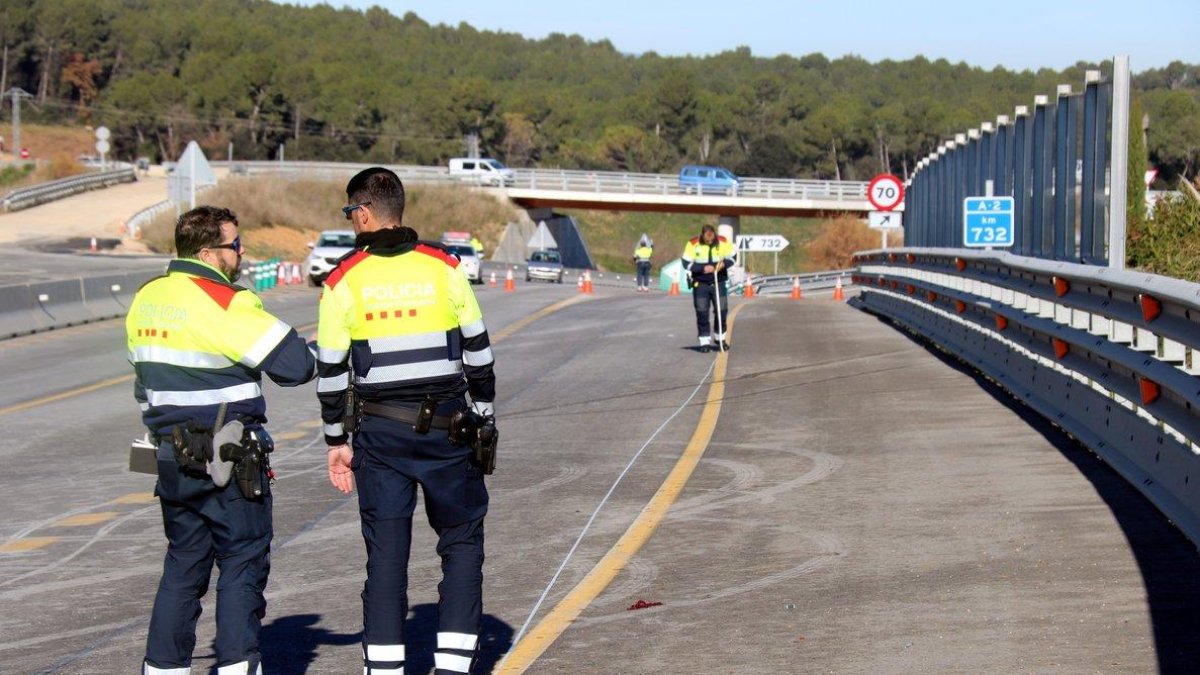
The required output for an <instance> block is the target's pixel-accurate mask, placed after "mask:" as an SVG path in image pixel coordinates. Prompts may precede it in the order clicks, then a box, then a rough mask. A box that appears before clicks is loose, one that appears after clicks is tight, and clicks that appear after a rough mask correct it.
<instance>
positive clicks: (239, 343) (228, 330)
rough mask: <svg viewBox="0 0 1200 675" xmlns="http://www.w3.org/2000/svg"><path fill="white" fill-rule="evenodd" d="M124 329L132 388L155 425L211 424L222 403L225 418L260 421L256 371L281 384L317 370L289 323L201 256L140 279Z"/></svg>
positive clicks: (302, 380)
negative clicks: (200, 258) (226, 407)
mask: <svg viewBox="0 0 1200 675" xmlns="http://www.w3.org/2000/svg"><path fill="white" fill-rule="evenodd" d="M125 333H126V341H127V346H128V350H129V362H130V363H131V364H133V367H134V371H135V373H136V378H135V379H136V382H135V385H134V396H135V397H136V398H137V400H138V403H139V404H140V405H141V408H142V420H143V422H145V424H146V426H147V427H149V428H150V430H151V431H153V432H155V433H161V432H163V431H165V430H167V429H169V428H170V427H173V426H175V425H176V424H179V423H182V422H186V421H187V420H189V419H195V420H197V421H198V422H200V423H201V424H204V425H211V424H212V423H213V422H214V421H215V419H216V413H217V407H218V406H219V405H220V404H221V403H227V404H228V409H227V411H226V419H230V420H232V419H235V418H239V419H242V420H243V421H244V422H246V423H249V424H254V423H258V424H261V423H262V422H265V421H266V403H265V401H264V400H263V397H262V388H261V386H260V384H259V383H260V382H261V381H262V373H264V372H266V373H267V374H268V375H269V376H270V377H271V379H273V380H275V381H276V382H278V383H280V384H282V385H284V386H295V385H298V384H303V383H305V382H308V381H310V380H312V379H313V377H315V376H316V357H315V355H314V354H313V353H312V352H311V351H309V349H308V347H307V345H305V343H304V340H303V339H302V338H300V336H298V335H297V334H296V331H295V330H294V329H293V328H292V327H291V326H289V325H287V324H286V323H284V322H282V321H280V320H279V319H277V318H275V317H274V316H272V315H271V314H269V313H268V312H266V311H265V310H264V309H263V305H262V301H261V300H259V298H258V296H256V295H254V294H253V293H251V292H250V291H248V290H245V289H243V288H241V287H239V286H234V285H232V284H230V283H229V282H228V281H227V280H226V279H225V276H224V275H223V274H221V273H220V272H219V271H217V270H216V269H214V268H213V267H210V266H209V265H206V264H204V263H202V262H200V261H199V260H193V259H179V260H173V261H171V263H170V265H168V267H167V274H166V275H165V276H161V277H157V278H155V279H152V280H151V281H149V282H147V283H146V284H145V285H144V286H142V288H141V289H139V290H138V292H137V294H136V295H134V297H133V303H132V305H131V307H130V310H129V314H128V315H127V316H126V318H125Z"/></svg>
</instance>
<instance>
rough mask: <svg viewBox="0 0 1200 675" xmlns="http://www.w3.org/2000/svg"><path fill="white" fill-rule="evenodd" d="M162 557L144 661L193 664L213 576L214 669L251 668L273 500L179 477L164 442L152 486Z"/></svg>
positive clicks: (262, 607)
mask: <svg viewBox="0 0 1200 675" xmlns="http://www.w3.org/2000/svg"><path fill="white" fill-rule="evenodd" d="M154 492H155V494H156V495H157V496H158V498H159V502H160V503H161V505H162V514H163V527H164V529H165V531H166V535H167V555H166V560H165V561H164V563H163V575H162V580H161V581H160V582H159V584H158V593H157V595H156V596H155V598H154V611H153V613H152V614H151V617H150V634H149V637H148V639H147V641H146V662H147V663H149V664H150V665H151V666H154V667H156V668H182V667H187V666H189V665H190V664H191V661H192V649H193V648H194V647H195V646H196V621H197V620H198V619H199V618H200V598H202V597H204V594H205V593H206V592H207V591H208V582H209V577H210V576H211V574H212V567H213V562H216V564H217V568H218V569H219V570H220V574H219V575H218V577H217V640H216V654H217V666H218V667H220V666H225V665H230V664H235V663H239V662H242V661H249V669H248V672H250V673H253V672H255V671H256V669H257V665H258V662H259V660H260V658H259V650H258V630H259V626H260V625H261V622H262V617H263V614H264V612H265V611H266V607H267V602H266V600H265V599H264V598H263V590H264V589H265V588H266V585H267V574H268V572H269V571H270V567H271V536H272V527H271V495H270V491H269V489H268V490H267V495H266V496H265V497H264V498H263V499H262V500H257V501H249V500H247V499H245V498H243V497H242V494H241V493H240V492H239V491H238V488H237V485H236V481H234V480H231V481H230V482H229V484H228V485H226V486H225V487H224V488H218V487H217V486H216V485H214V484H213V482H212V479H210V478H208V477H207V476H204V477H202V478H197V477H193V476H191V475H187V474H184V473H183V472H182V471H181V470H180V469H179V465H178V464H176V463H175V459H174V456H173V453H172V450H171V444H170V443H169V442H164V443H162V444H160V445H159V447H158V484H157V485H156V486H155V490H154Z"/></svg>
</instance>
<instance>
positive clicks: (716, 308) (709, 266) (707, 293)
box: [681, 225, 734, 353]
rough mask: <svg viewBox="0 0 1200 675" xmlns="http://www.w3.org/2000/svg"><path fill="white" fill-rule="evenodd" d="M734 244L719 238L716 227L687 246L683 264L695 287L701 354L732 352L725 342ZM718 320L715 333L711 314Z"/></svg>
mask: <svg viewBox="0 0 1200 675" xmlns="http://www.w3.org/2000/svg"><path fill="white" fill-rule="evenodd" d="M733 256H734V250H733V244H732V243H731V242H730V241H729V240H728V239H726V238H725V237H721V236H718V235H717V230H716V228H714V227H713V226H712V225H705V226H704V227H703V228H701V230H700V236H698V237H693V238H692V239H691V240H689V241H688V243H687V245H685V246H684V247H683V255H682V256H681V257H682V258H683V265H684V268H685V269H686V270H687V271H688V277H689V279H690V280H691V282H690V283H691V287H692V306H693V307H694V308H695V310H696V333H697V335H698V336H699V339H700V351H701V352H703V353H708V352H709V351H711V350H712V348H713V347H714V346H715V347H716V348H717V349H719V350H721V351H727V350H728V349H729V343H728V342H726V341H725V326H726V325H727V321H726V319H727V316H728V313H729V272H728V270H729V267H730V266H732V265H733V264H734V259H733ZM710 308H711V311H712V312H713V315H714V316H715V318H716V321H715V323H716V327H717V330H716V332H715V333H714V332H712V328H711V323H710V322H709V311H710Z"/></svg>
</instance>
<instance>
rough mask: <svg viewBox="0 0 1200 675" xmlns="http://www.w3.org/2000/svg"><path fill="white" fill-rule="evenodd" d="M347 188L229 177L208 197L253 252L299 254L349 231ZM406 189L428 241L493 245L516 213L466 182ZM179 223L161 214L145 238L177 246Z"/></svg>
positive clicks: (411, 217) (410, 212)
mask: <svg viewBox="0 0 1200 675" xmlns="http://www.w3.org/2000/svg"><path fill="white" fill-rule="evenodd" d="M344 190H345V183H344V182H341V181H314V180H284V179H281V178H230V179H227V180H224V181H222V182H221V184H220V185H218V186H217V187H215V188H213V189H212V190H210V191H208V192H205V193H204V195H203V199H202V201H203V203H205V204H219V205H221V206H224V207H226V208H229V209H232V210H233V212H234V213H236V214H237V216H238V223H239V225H240V226H241V227H240V229H241V231H242V241H243V243H244V244H245V246H246V254H247V257H248V258H250V259H265V258H271V257H279V258H283V259H285V260H301V259H303V258H304V257H305V256H307V255H308V246H307V244H308V242H311V241H313V240H314V239H316V236H317V234H318V233H320V232H321V231H322V230H340V229H350V223H348V222H346V220H345V218H344V217H343V216H342V212H341V207H342V206H343V205H344V204H345V203H346V196H345V192H344ZM407 192H408V204H407V206H406V208H405V213H404V224H405V225H407V226H409V227H412V228H413V229H415V230H417V232H418V233H420V235H421V237H422V238H424V239H437V238H438V237H439V236H441V233H442V232H443V231H446V230H465V231H468V232H471V233H473V234H474V235H475V236H477V237H479V238H480V240H481V241H483V243H484V246H485V247H486V248H487V249H488V250H493V249H494V248H495V247H496V245H497V244H498V243H499V242H500V237H501V235H503V234H504V226H505V225H506V224H507V223H508V222H510V221H513V220H516V219H517V217H518V214H517V211H516V208H515V207H513V206H511V205H509V204H507V203H505V202H502V201H500V200H498V199H497V198H496V197H494V196H492V195H489V194H487V193H485V192H483V191H478V190H472V189H469V188H466V187H443V186H424V185H413V186H409V187H408V188H407ZM174 228H175V214H174V213H173V212H172V213H165V214H162V215H160V216H159V217H158V218H156V219H155V220H154V222H152V223H151V224H150V225H148V226H147V227H146V228H144V230H143V240H144V241H145V242H146V244H147V245H149V246H150V248H152V249H153V250H155V251H160V252H164V253H166V252H171V251H173V250H174Z"/></svg>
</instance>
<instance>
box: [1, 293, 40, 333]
mask: <svg viewBox="0 0 1200 675" xmlns="http://www.w3.org/2000/svg"><path fill="white" fill-rule="evenodd" d="M35 312H37V314H41V313H42V311H41V310H40V309H38V308H36V307H35V306H34V301H33V293H32V292H31V291H30V289H29V284H17V285H15V286H0V337H2V338H10V337H15V336H17V335H25V334H26V333H33V332H35V331H37V330H39V329H40V328H41V323H39V321H38V318H37V315H36V314H35Z"/></svg>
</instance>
